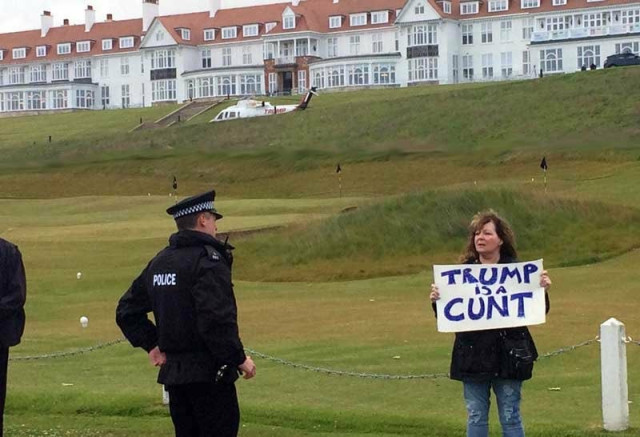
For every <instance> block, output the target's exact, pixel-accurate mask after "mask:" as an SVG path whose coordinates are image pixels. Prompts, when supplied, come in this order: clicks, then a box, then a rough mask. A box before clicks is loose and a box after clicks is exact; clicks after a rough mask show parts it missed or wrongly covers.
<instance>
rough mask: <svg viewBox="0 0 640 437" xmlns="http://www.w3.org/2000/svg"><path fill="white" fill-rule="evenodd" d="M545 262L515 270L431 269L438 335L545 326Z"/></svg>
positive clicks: (487, 266)
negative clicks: (542, 277)
mask: <svg viewBox="0 0 640 437" xmlns="http://www.w3.org/2000/svg"><path fill="white" fill-rule="evenodd" d="M542 270H543V267H542V259H539V260H536V261H529V262H521V263H511V264H461V265H448V266H433V278H434V283H435V284H436V285H437V286H438V290H439V291H440V299H439V300H438V301H436V310H437V314H438V331H440V332H463V331H480V330H484V329H496V328H512V327H515V326H527V325H539V324H542V323H544V322H545V319H546V317H545V315H546V308H545V298H544V288H542V287H540V274H541V273H542Z"/></svg>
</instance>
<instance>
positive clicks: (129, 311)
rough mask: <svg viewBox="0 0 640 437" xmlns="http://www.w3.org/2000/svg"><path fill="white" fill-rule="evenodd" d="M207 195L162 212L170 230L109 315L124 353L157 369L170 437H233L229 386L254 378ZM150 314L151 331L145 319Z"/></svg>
mask: <svg viewBox="0 0 640 437" xmlns="http://www.w3.org/2000/svg"><path fill="white" fill-rule="evenodd" d="M214 200H215V191H209V192H206V193H203V194H199V195H197V196H193V197H189V198H186V199H184V200H182V201H180V202H178V203H176V204H175V205H174V206H172V207H170V208H169V209H167V213H168V214H169V215H171V216H172V217H173V218H174V219H175V221H176V226H177V228H178V232H177V233H175V234H173V235H171V237H170V238H169V246H167V247H166V248H165V249H163V250H162V251H160V252H159V253H158V254H157V255H156V256H155V257H154V258H153V259H152V260H151V261H150V262H149V264H148V265H147V267H146V268H145V269H144V270H143V271H142V273H141V274H140V276H138V278H136V279H135V281H133V283H132V284H131V287H130V288H129V290H128V291H127V292H126V293H125V294H124V295H123V296H122V298H121V299H120V301H119V303H118V307H117V310H116V322H117V324H118V326H119V327H120V329H121V330H122V332H123V334H124V335H125V337H126V338H127V339H128V340H129V342H130V343H131V345H132V346H134V347H141V348H142V349H144V350H145V351H147V352H148V354H149V361H150V362H151V364H153V365H154V366H158V367H160V371H159V374H158V383H160V384H164V385H165V387H166V389H167V391H168V393H169V400H170V402H169V411H170V414H171V419H172V421H173V424H174V428H175V433H176V437H213V436H215V437H235V436H237V434H238V428H239V424H240V410H239V407H238V398H237V394H236V388H235V381H236V379H238V376H239V374H243V376H244V378H245V379H250V378H252V377H254V376H255V374H256V366H255V364H254V363H253V361H252V359H251V357H248V356H245V353H244V348H243V345H242V342H241V340H240V336H239V333H238V323H237V307H236V300H235V296H234V293H233V284H232V282H231V266H232V262H233V257H232V252H231V251H232V249H233V247H232V246H230V245H228V244H227V243H226V242H224V243H222V242H220V241H219V240H217V239H216V238H215V237H216V234H217V224H216V222H217V221H218V220H220V219H221V218H222V215H221V214H219V213H218V212H217V211H216V209H215V208H214ZM150 312H153V314H154V318H155V321H156V324H155V325H154V323H153V322H151V321H150V320H149V318H148V313H150Z"/></svg>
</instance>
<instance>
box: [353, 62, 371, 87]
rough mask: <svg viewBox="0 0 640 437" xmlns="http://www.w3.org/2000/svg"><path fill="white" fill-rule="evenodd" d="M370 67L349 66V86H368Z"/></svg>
mask: <svg viewBox="0 0 640 437" xmlns="http://www.w3.org/2000/svg"><path fill="white" fill-rule="evenodd" d="M368 84H369V65H350V66H349V85H368Z"/></svg>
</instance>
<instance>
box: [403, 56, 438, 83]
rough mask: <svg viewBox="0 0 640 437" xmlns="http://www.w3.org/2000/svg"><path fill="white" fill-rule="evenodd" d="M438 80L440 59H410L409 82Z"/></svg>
mask: <svg viewBox="0 0 640 437" xmlns="http://www.w3.org/2000/svg"><path fill="white" fill-rule="evenodd" d="M437 79H438V58H414V59H409V82H420V81H425V80H437Z"/></svg>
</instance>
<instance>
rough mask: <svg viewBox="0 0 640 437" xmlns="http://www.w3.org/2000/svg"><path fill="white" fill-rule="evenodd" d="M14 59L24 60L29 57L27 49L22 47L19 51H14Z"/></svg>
mask: <svg viewBox="0 0 640 437" xmlns="http://www.w3.org/2000/svg"><path fill="white" fill-rule="evenodd" d="M12 55H13V59H24V58H26V57H27V49H26V48H24V47H22V48H19V49H13V52H12Z"/></svg>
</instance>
